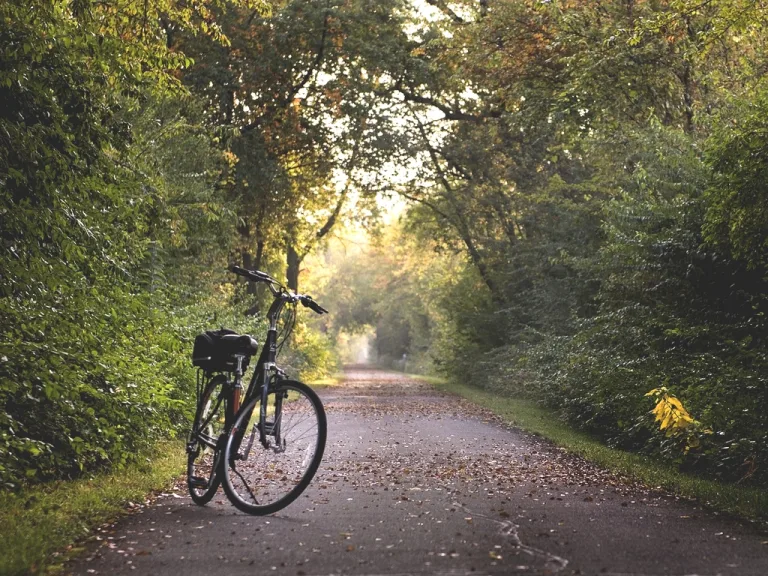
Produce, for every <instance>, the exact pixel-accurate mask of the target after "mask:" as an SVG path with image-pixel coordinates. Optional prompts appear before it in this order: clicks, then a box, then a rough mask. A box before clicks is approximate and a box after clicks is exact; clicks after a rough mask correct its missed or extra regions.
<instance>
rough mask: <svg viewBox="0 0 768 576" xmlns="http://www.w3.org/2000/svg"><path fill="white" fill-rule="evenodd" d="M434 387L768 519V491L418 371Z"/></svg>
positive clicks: (600, 460)
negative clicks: (624, 446)
mask: <svg viewBox="0 0 768 576" xmlns="http://www.w3.org/2000/svg"><path fill="white" fill-rule="evenodd" d="M413 377H414V378H416V379H419V380H422V381H425V382H429V383H430V384H432V385H433V386H434V387H435V388H437V389H439V390H442V391H444V392H448V393H451V394H457V395H459V396H463V397H464V398H466V399H467V400H469V401H471V402H473V403H475V404H478V405H480V406H483V407H485V408H488V409H489V410H491V411H492V412H494V413H495V414H497V415H499V416H501V417H502V418H503V419H504V420H505V421H506V422H508V423H510V424H513V425H514V426H517V427H519V428H521V429H523V430H526V431H528V432H531V433H533V434H536V435H539V436H542V437H544V438H547V439H549V440H551V441H552V442H554V443H555V444H557V445H558V446H561V447H563V448H565V449H566V450H567V451H568V452H571V453H573V454H578V455H579V456H581V457H583V458H585V459H587V460H589V461H590V462H594V463H595V464H597V465H598V466H600V467H602V468H605V469H608V470H612V471H614V472H617V473H619V474H622V475H624V476H626V477H628V478H630V479H632V480H636V481H639V482H642V483H643V484H645V485H647V486H651V487H656V488H660V489H663V490H665V491H669V492H672V493H674V494H677V495H679V496H682V497H684V498H691V499H695V500H697V501H698V502H699V503H701V504H703V505H705V506H707V507H709V508H712V509H715V510H718V511H722V512H727V513H730V514H734V515H736V516H739V517H741V518H746V519H750V520H761V521H763V522H765V521H768V491H766V490H760V489H758V488H749V487H743V486H738V485H734V484H725V483H721V482H716V481H712V480H707V479H703V478H698V477H696V476H693V475H690V474H684V473H682V472H680V471H678V470H677V469H676V468H675V467H674V466H673V465H671V464H669V463H665V462H660V461H658V460H655V459H652V458H650V457H648V456H643V455H640V454H635V453H631V452H624V451H622V450H616V449H614V448H610V447H608V446H606V445H605V444H602V443H601V442H600V441H599V440H597V439H595V438H593V437H591V436H588V435H586V434H583V433H580V432H578V431H576V430H574V429H573V428H571V427H569V426H568V425H567V424H566V423H564V422H563V421H562V420H560V419H559V417H558V416H557V414H555V413H553V412H552V411H549V410H547V409H545V408H542V407H541V406H539V405H537V404H535V403H534V402H531V401H528V400H519V399H515V398H505V397H500V396H498V395H495V394H492V393H490V392H487V391H485V390H481V389H478V388H473V387H471V386H467V385H464V384H458V383H454V382H448V381H445V380H442V379H440V378H432V377H424V376H416V375H414V376H413Z"/></svg>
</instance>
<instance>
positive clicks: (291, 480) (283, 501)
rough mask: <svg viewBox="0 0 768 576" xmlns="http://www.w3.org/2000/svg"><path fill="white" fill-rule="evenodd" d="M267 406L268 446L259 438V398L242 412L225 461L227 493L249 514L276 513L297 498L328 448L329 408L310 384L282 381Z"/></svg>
mask: <svg viewBox="0 0 768 576" xmlns="http://www.w3.org/2000/svg"><path fill="white" fill-rule="evenodd" d="M266 406H267V419H266V422H265V424H264V426H265V442H264V443H262V441H261V439H260V434H259V432H260V429H261V423H260V422H259V415H260V410H261V398H260V397H259V398H256V399H254V400H252V401H251V402H249V403H248V404H247V405H246V406H244V407H243V408H242V410H241V411H240V414H239V415H238V417H237V419H236V420H235V425H234V426H233V427H232V429H231V430H230V433H229V435H228V438H227V443H226V448H225V452H224V458H223V462H222V468H223V474H222V476H223V481H224V482H223V485H224V492H226V494H227V497H228V498H229V499H230V501H231V502H232V504H234V505H235V507H237V508H238V509H239V510H242V511H243V512H247V513H248V514H256V515H265V514H272V513H274V512H277V511H278V510H281V509H282V508H285V507H286V506H288V505H289V504H290V503H291V502H293V501H294V500H296V498H298V497H299V495H300V494H301V493H302V492H303V491H304V490H305V489H306V488H307V486H308V485H309V483H310V481H311V480H312V478H313V477H314V475H315V473H316V472H317V468H318V466H319V465H320V460H322V458H323V451H324V450H325V440H326V436H327V422H326V418H325V410H324V409H323V405H322V403H321V402H320V398H318V397H317V394H315V392H314V391H313V390H312V389H311V388H310V387H309V386H307V385H306V384H303V383H301V382H296V381H293V380H283V381H280V382H279V383H277V384H276V385H275V386H274V388H273V389H272V390H270V392H269V394H268V396H267V404H266ZM238 431H240V433H239V434H238Z"/></svg>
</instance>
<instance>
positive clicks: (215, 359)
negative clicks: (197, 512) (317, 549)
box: [187, 266, 328, 515]
mask: <svg viewBox="0 0 768 576" xmlns="http://www.w3.org/2000/svg"><path fill="white" fill-rule="evenodd" d="M230 271H231V272H234V273H235V274H238V275H239V276H243V277H244V278H246V279H247V280H249V281H251V282H262V283H265V284H266V285H267V286H268V287H269V290H270V292H272V295H273V296H274V300H273V302H272V305H271V306H270V308H269V311H268V312H267V320H268V321H269V329H268V330H267V337H266V340H265V342H264V346H263V347H262V349H261V353H260V355H259V358H258V360H257V362H256V366H255V367H254V371H253V374H252V376H251V380H250V383H249V384H248V387H247V389H246V391H245V394H244V395H242V394H241V392H242V380H243V375H244V373H245V371H246V369H247V367H248V364H249V363H250V359H251V357H253V356H255V354H256V352H257V351H258V343H257V342H256V340H254V339H253V338H252V337H251V336H249V335H247V334H242V335H241V334H236V333H234V332H232V331H231V330H224V329H222V330H219V331H215V332H206V333H205V334H201V335H200V336H198V337H197V338H196V339H195V348H194V351H193V354H192V357H193V364H194V365H195V366H198V368H199V371H198V383H197V393H198V402H197V409H196V412H195V420H194V423H193V425H192V431H191V433H190V436H189V441H188V442H187V453H188V463H187V485H188V488H189V493H190V496H191V497H192V500H193V501H194V502H195V503H197V504H199V505H205V504H207V503H208V502H209V501H210V500H211V498H213V496H214V494H215V493H216V491H217V490H218V488H219V485H223V488H224V492H225V494H226V495H227V497H228V498H229V500H230V501H231V502H232V504H233V505H234V506H235V507H237V508H238V509H239V510H242V511H243V512H246V513H249V514H256V515H266V514H272V513H274V512H277V511H278V510H281V509H283V508H285V507H286V506H288V505H289V504H290V503H291V502H293V501H294V500H296V498H298V497H299V495H300V494H301V493H302V492H303V491H304V490H305V489H306V488H307V486H308V485H309V483H310V482H311V481H312V478H313V477H314V475H315V473H316V472H317V469H318V467H319V466H320V461H321V460H322V457H323V452H324V450H325V441H326V437H327V428H328V426H327V420H326V417H325V410H324V409H323V405H322V402H321V401H320V398H319V397H318V396H317V394H316V393H315V392H314V391H313V390H312V389H311V388H310V387H309V386H307V385H306V384H304V383H303V382H299V381H297V380H291V379H289V378H288V377H287V375H286V373H285V372H284V371H283V370H281V369H280V368H279V367H278V366H277V365H276V364H275V360H276V359H277V356H278V354H279V353H280V350H281V349H282V346H283V345H284V344H285V342H286V340H287V339H288V337H289V336H290V334H291V332H292V331H293V327H294V326H295V322H296V311H295V307H296V305H297V304H298V303H299V302H301V304H302V305H303V306H305V307H307V308H310V309H311V310H313V311H314V312H316V313H318V314H326V313H327V312H328V311H327V310H326V309H325V308H323V307H322V306H320V305H319V304H318V303H317V302H315V301H314V300H313V299H312V297H311V296H308V295H305V294H297V293H295V292H292V291H290V290H288V289H287V288H285V287H284V286H282V285H281V284H280V283H279V282H277V280H275V279H274V278H272V277H271V276H269V275H268V274H266V273H264V272H260V271H258V270H246V269H244V268H240V267H239V266H232V267H231V268H230ZM289 305H293V306H294V311H293V314H292V316H291V318H290V319H289V320H288V321H287V322H286V323H285V325H284V327H283V331H282V333H281V334H280V335H278V323H279V321H280V317H281V314H282V313H283V310H284V309H285V307H286V306H289Z"/></svg>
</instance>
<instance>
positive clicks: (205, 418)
mask: <svg viewBox="0 0 768 576" xmlns="http://www.w3.org/2000/svg"><path fill="white" fill-rule="evenodd" d="M226 381H227V379H226V376H224V375H223V374H219V375H217V376H214V377H213V378H211V381H210V382H208V384H207V385H206V387H205V390H204V391H203V394H202V396H201V397H200V401H199V402H198V405H197V413H196V414H195V422H194V424H193V425H192V432H191V433H190V435H189V440H188V442H187V454H188V457H187V487H188V488H189V495H190V496H191V497H192V500H193V501H194V502H195V504H199V505H200V506H204V505H205V504H207V503H208V502H210V500H211V498H213V496H214V494H216V490H218V488H219V485H220V484H221V475H220V474H219V473H218V472H219V470H220V468H221V466H220V460H221V452H222V450H221V441H220V439H219V437H220V436H221V434H222V433H223V432H224V428H225V420H226V393H225V390H224V385H225V383H226Z"/></svg>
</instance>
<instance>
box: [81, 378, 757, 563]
mask: <svg viewBox="0 0 768 576" xmlns="http://www.w3.org/2000/svg"><path fill="white" fill-rule="evenodd" d="M320 392H321V397H322V399H323V402H324V403H325V406H326V410H327V412H328V429H329V430H328V445H327V447H326V455H325V458H324V460H323V464H322V465H321V469H320V472H319V473H318V475H317V477H316V478H315V480H314V481H313V482H312V484H311V485H310V487H309V488H308V489H307V491H306V492H305V494H304V495H302V496H301V497H300V498H299V499H298V500H297V501H296V502H294V503H293V504H292V505H291V506H289V507H288V508H286V509H285V510H283V511H281V512H279V513H278V514H276V515H273V516H267V517H255V516H248V515H245V514H242V513H240V512H238V511H237V510H235V508H234V507H232V506H231V505H230V504H229V502H228V501H227V500H226V498H225V497H224V496H223V494H221V493H219V494H218V495H217V497H216V498H215V499H214V501H213V502H212V503H211V504H209V505H208V506H206V507H198V506H196V505H194V504H193V503H192V501H191V500H190V499H189V497H188V496H187V494H186V488H185V486H184V485H183V484H180V485H179V486H178V487H177V489H176V490H175V491H174V492H172V493H170V494H165V495H163V496H162V497H160V498H159V499H158V500H157V501H156V502H154V503H153V504H150V505H147V506H146V507H144V508H143V509H142V510H141V511H140V512H138V513H137V514H134V515H131V516H128V517H126V518H124V519H122V520H120V521H119V522H118V523H117V524H116V525H114V526H111V527H105V528H103V529H102V530H101V531H100V532H99V534H98V538H99V539H100V540H98V541H93V542H91V543H90V544H89V548H88V553H87V554H84V555H83V556H82V557H81V558H80V559H78V560H77V561H76V562H74V563H73V564H71V565H70V566H69V570H70V571H71V572H73V573H75V574H83V575H85V574H147V575H153V574H155V575H164V574H179V575H180V574H184V575H185V576H196V575H212V574H228V575H234V574H249V575H254V574H287V575H295V576H325V575H331V574H350V575H371V576H372V575H387V574H388V575H406V574H414V575H416V574H443V575H456V576H458V575H470V574H471V575H490V574H494V575H495V574H504V575H509V574H542V575H543V574H560V575H571V574H596V575H597V574H606V575H620V574H621V575H636V576H640V575H692V574H696V575H701V576H703V575H712V576H714V575H717V574H723V575H739V576H744V575H755V576H765V575H766V574H768V537H767V536H766V535H764V534H761V533H760V532H758V530H757V529H756V528H755V527H753V526H750V525H748V524H744V523H740V522H737V521H734V520H730V519H723V518H720V517H718V516H717V515H715V514H713V513H711V512H707V511H704V510H702V509H701V508H698V507H695V506H694V505H693V504H691V503H688V502H682V501H677V500H676V499H674V498H672V497H669V496H665V495H660V494H658V493H656V492H654V491H651V490H648V489H646V488H643V487H641V486H637V485H632V484H627V483H626V482H623V481H622V480H621V479H620V478H617V477H615V476H614V475H612V474H610V473H608V472H605V471H603V470H600V469H598V468H596V467H595V466H593V465H591V464H588V463H586V462H585V461H583V460H581V459H579V458H577V457H573V456H570V455H567V454H565V453H563V452H562V451H561V450H559V449H557V448H554V447H552V446H551V445H550V444H548V443H546V442H544V441H542V440H539V439H537V438H535V437H532V436H530V435H527V434H525V433H523V432H521V431H519V430H516V429H511V428H508V427H506V426H504V425H502V424H501V423H500V422H499V420H498V419H497V418H495V417H494V416H493V415H491V414H490V413H488V412H487V411H485V410H483V409H480V408H478V407H475V406H473V405H472V404H470V403H468V402H466V401H464V400H460V399H457V398H455V397H451V396H447V395H443V394H440V393H438V392H435V391H434V390H433V389H432V388H431V387H430V386H428V385H426V384H422V383H420V382H417V381H415V380H412V379H409V378H407V377H405V376H404V375H402V374H398V373H393V372H384V371H380V370H373V369H368V368H365V367H359V366H357V367H348V368H347V370H346V371H345V373H344V378H343V382H342V383H341V385H340V386H336V387H331V388H326V389H323V390H320Z"/></svg>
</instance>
